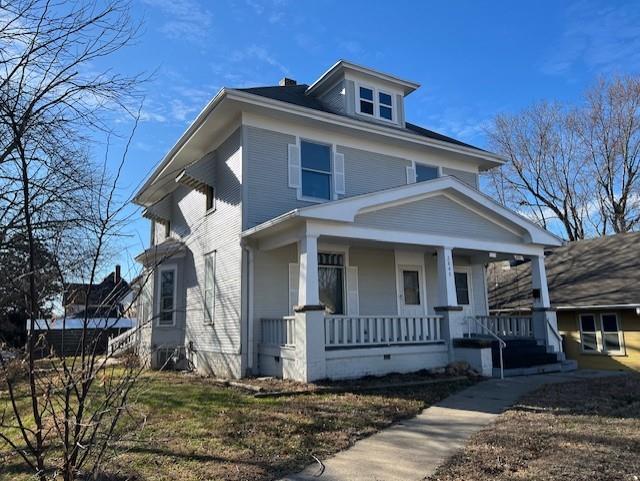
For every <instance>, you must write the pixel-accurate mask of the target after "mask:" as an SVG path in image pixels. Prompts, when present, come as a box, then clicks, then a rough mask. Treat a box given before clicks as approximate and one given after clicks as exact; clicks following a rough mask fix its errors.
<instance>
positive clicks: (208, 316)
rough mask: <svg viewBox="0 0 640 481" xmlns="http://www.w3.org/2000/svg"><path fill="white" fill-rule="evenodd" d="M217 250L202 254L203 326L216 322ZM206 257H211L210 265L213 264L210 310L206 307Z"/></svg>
mask: <svg viewBox="0 0 640 481" xmlns="http://www.w3.org/2000/svg"><path fill="white" fill-rule="evenodd" d="M217 254H218V253H217V251H215V250H214V251H211V252H208V253H206V254H205V255H204V295H203V296H202V297H203V299H202V303H203V307H204V309H203V310H204V316H203V323H204V325H205V326H213V325H214V324H215V322H216V264H217V260H218V259H217V257H218V255H217ZM208 259H212V260H211V262H212V266H213V272H212V274H211V276H212V277H211V282H212V283H213V285H212V286H211V301H212V307H211V310H209V309H208V307H209V306H207V291H208V286H207V260H208Z"/></svg>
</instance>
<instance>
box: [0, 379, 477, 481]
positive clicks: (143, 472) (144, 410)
mask: <svg viewBox="0 0 640 481" xmlns="http://www.w3.org/2000/svg"><path fill="white" fill-rule="evenodd" d="M470 383H471V381H457V382H446V383H440V384H432V385H426V386H411V387H409V388H403V389H394V390H389V391H374V392H367V393H349V392H347V393H340V394H328V393H322V394H320V393H312V394H305V395H298V396H284V397H276V398H256V397H254V396H253V395H252V393H249V392H246V391H244V390H240V389H237V388H233V387H223V386H218V385H215V384H213V383H212V382H211V381H210V380H207V379H202V378H198V377H196V376H191V375H184V374H180V373H176V372H148V373H146V374H144V377H143V379H142V382H141V384H140V386H141V389H140V393H139V397H138V402H137V405H136V409H135V413H136V417H138V418H139V417H140V416H146V424H145V426H144V429H142V430H140V431H139V432H136V433H134V435H133V436H132V437H131V438H130V439H129V440H127V441H126V442H124V443H121V444H120V445H119V446H118V450H117V453H118V454H117V455H115V456H112V457H111V458H110V465H109V469H110V471H111V472H112V473H113V474H114V475H116V476H117V477H115V478H114V479H118V480H127V479H128V480H154V481H155V480H172V481H195V480H199V481H200V480H230V481H239V480H258V481H259V480H270V479H277V478H278V477H280V476H282V475H284V474H287V473H289V472H292V471H297V470H300V469H302V468H303V467H304V466H306V465H307V464H309V463H313V462H314V456H315V457H317V458H318V459H322V458H326V457H327V456H329V455H331V454H333V453H336V452H337V451H340V450H342V449H345V448H347V447H348V446H350V445H351V444H353V443H354V442H355V441H356V440H358V439H360V438H363V437H365V436H368V435H370V434H372V433H374V432H376V431H378V430H380V429H382V428H384V427H386V426H388V425H390V424H391V423H393V422H396V421H398V420H401V419H404V418H407V417H411V416H413V415H415V414H417V413H418V412H420V411H421V410H422V409H424V408H425V407H427V406H429V405H431V404H433V403H434V402H436V401H438V400H440V399H442V398H444V397H446V396H447V395H449V394H450V393H452V392H454V391H456V390H458V389H461V388H462V387H464V386H467V385H469V384H470ZM2 449H3V448H2V447H0V464H3V465H4V466H3V467H0V480H2V481H8V480H12V481H13V480H21V479H27V477H26V476H24V475H21V473H20V469H19V466H18V465H17V464H15V463H17V458H15V457H5V458H4V459H3V457H2ZM4 454H5V455H6V452H5V453H4Z"/></svg>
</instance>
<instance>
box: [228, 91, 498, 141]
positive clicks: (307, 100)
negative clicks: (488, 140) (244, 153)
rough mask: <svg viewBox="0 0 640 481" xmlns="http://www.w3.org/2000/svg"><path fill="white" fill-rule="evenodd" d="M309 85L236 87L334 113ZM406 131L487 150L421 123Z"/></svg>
mask: <svg viewBox="0 0 640 481" xmlns="http://www.w3.org/2000/svg"><path fill="white" fill-rule="evenodd" d="M308 87H309V86H308V85H306V84H299V85H286V86H279V85H277V86H272V87H250V88H239V89H235V90H238V91H241V92H247V93H250V94H254V95H260V96H261V97H267V98H270V99H274V100H280V101H281V102H287V103H290V104H294V105H298V106H300V107H307V108H310V109H314V110H320V111H322V112H328V113H334V112H331V110H329V109H327V108H326V107H325V106H324V105H323V104H322V102H320V100H318V98H317V97H315V96H313V95H307V94H306V90H307V88H308ZM399 129H400V130H404V131H405V132H408V133H412V134H415V135H420V136H422V137H426V138H429V139H433V140H439V141H442V142H449V143H450V144H455V145H459V146H462V147H468V148H471V149H475V150H479V151H481V152H486V151H485V150H483V149H480V148H478V147H475V146H473V145H470V144H466V143H464V142H461V141H459V140H457V139H454V138H452V137H448V136H446V135H443V134H439V133H438V132H434V131H433V130H428V129H425V128H424V127H420V126H419V125H415V124H412V123H409V122H406V123H405V128H404V129H403V128H399Z"/></svg>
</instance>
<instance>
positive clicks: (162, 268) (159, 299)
mask: <svg viewBox="0 0 640 481" xmlns="http://www.w3.org/2000/svg"><path fill="white" fill-rule="evenodd" d="M166 271H172V272H173V310H172V312H171V324H161V323H160V315H161V313H162V296H161V293H162V273H163V272H166ZM156 294H157V301H156V309H157V312H158V317H157V319H156V326H157V327H175V325H176V312H177V307H176V306H177V302H178V267H177V266H176V265H168V266H160V268H159V269H158V287H157V289H156Z"/></svg>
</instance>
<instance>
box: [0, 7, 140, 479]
mask: <svg viewBox="0 0 640 481" xmlns="http://www.w3.org/2000/svg"><path fill="white" fill-rule="evenodd" d="M136 30H137V26H136V25H135V24H133V23H132V22H131V19H130V17H129V5H128V3H127V2H126V1H121V0H104V1H100V0H95V1H86V2H67V1H62V0H15V1H13V2H9V3H7V2H0V226H1V227H0V246H2V244H3V243H4V242H7V241H8V240H10V239H13V238H15V236H16V235H21V236H24V238H25V239H26V240H27V251H28V252H27V258H26V266H25V272H24V274H23V277H24V278H25V279H27V280H28V282H27V289H26V290H25V292H24V295H25V299H26V302H25V303H26V306H27V315H28V317H29V318H30V329H29V335H28V338H27V346H26V349H25V350H24V351H23V352H22V353H18V355H17V357H16V358H15V359H13V360H9V359H7V358H5V357H4V356H3V355H2V353H1V352H0V366H1V369H2V371H1V372H2V377H1V378H0V380H1V381H2V382H3V389H4V388H6V389H7V390H8V394H9V404H8V405H7V406H4V410H3V411H2V412H0V440H2V441H4V443H5V444H6V445H8V446H9V447H10V449H11V450H12V451H13V453H14V454H15V455H17V456H20V458H21V459H22V460H23V463H24V466H25V467H27V468H28V469H30V470H31V471H32V472H33V474H35V475H36V476H37V477H38V478H39V479H40V480H45V479H53V478H55V477H57V476H62V478H63V479H64V480H65V481H71V480H73V479H76V478H77V477H78V476H80V475H93V474H94V473H96V472H98V470H99V469H100V466H101V464H102V462H103V460H104V455H105V452H106V450H107V448H108V447H109V445H110V443H111V441H112V438H113V434H114V432H115V428H116V426H117V424H118V422H119V420H120V419H121V416H122V414H123V412H124V409H125V407H126V406H127V402H128V396H129V393H130V391H131V389H132V386H133V385H134V382H135V380H136V378H137V376H138V374H139V372H140V368H139V366H137V365H135V364H133V363H125V364H124V365H122V366H120V367H119V368H118V369H117V370H116V369H115V368H111V370H110V371H109V369H108V360H109V359H108V356H107V357H106V358H104V357H100V356H99V353H98V352H97V349H96V346H97V342H96V340H95V339H92V338H90V337H89V336H88V332H89V319H88V316H89V314H88V309H86V310H85V317H84V320H83V327H82V335H81V340H80V342H79V344H78V348H77V352H76V355H75V356H73V357H71V358H67V357H65V356H64V355H63V356H57V355H56V354H55V353H52V354H51V356H49V357H48V358H47V360H46V362H38V361H37V351H38V346H39V343H40V342H41V339H39V338H37V337H36V336H35V332H36V329H35V327H36V317H37V316H38V310H39V305H40V301H41V293H40V292H39V289H38V281H39V276H40V274H41V272H40V269H39V265H38V262H37V260H38V259H37V246H38V243H42V244H43V245H46V246H47V248H48V249H49V250H50V251H51V252H53V253H54V254H55V267H56V269H57V270H58V272H59V277H60V281H61V283H62V284H64V283H66V282H68V279H69V276H74V277H86V278H87V279H88V289H89V290H90V289H91V288H92V286H93V285H95V284H96V282H95V281H96V278H97V276H98V274H99V272H100V268H101V263H102V262H103V261H104V257H105V252H106V251H107V249H108V246H109V243H110V242H111V240H112V239H114V238H116V237H117V236H118V235H119V229H120V227H121V226H122V223H123V221H124V219H123V216H122V204H118V202H117V200H116V198H117V195H116V188H117V184H118V179H119V174H120V168H121V166H122V163H121V164H120V168H118V169H117V170H116V172H115V174H113V175H110V174H109V173H108V169H107V168H106V163H105V165H104V166H102V168H100V166H97V165H96V164H95V163H94V162H93V161H92V159H91V147H92V145H93V142H94V141H95V138H96V137H95V136H96V134H107V133H109V131H110V129H109V124H110V121H111V120H112V119H113V116H114V115H122V114H123V112H124V113H126V112H128V105H129V104H130V103H131V102H132V101H133V100H135V93H136V87H137V85H138V82H139V80H140V79H139V78H138V77H124V76H121V75H119V74H116V73H113V72H112V71H111V70H110V69H108V68H105V69H104V70H102V71H96V65H99V64H100V61H101V60H102V59H105V58H107V57H109V56H111V55H112V54H114V53H115V52H117V51H118V50H119V49H121V48H122V47H123V46H125V45H126V44H127V43H129V42H130V41H131V40H132V39H133V38H134V35H135V33H136ZM134 130H135V129H134ZM129 141H130V139H129ZM127 145H128V144H127ZM125 155H126V152H125ZM123 159H124V157H123ZM3 281H4V282H8V281H9V280H6V279H3ZM63 322H65V321H64V320H63ZM105 327H106V328H108V326H105ZM22 397H24V398H26V399H28V403H24V402H21V401H20V399H21V398H22ZM13 432H17V433H18V436H17V437H16V436H14V435H12V434H10V433H13Z"/></svg>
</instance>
